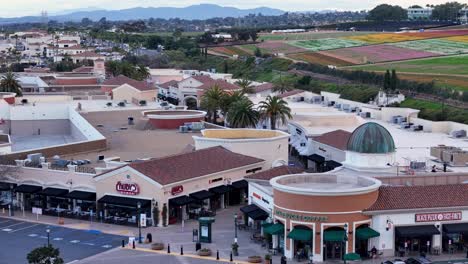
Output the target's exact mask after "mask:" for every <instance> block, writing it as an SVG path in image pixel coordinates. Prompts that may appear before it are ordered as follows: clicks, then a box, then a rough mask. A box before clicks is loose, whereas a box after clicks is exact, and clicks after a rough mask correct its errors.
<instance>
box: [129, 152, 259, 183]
mask: <svg viewBox="0 0 468 264" xmlns="http://www.w3.org/2000/svg"><path fill="white" fill-rule="evenodd" d="M263 161H264V160H262V159H259V158H255V157H250V156H246V155H242V154H237V153H234V152H231V151H229V150H227V149H225V148H223V147H221V146H217V147H212V148H206V149H201V150H196V151H193V152H189V153H182V154H177V155H173V156H168V157H163V158H158V159H152V160H149V161H143V162H135V163H132V164H130V165H128V166H129V167H131V168H133V169H135V170H137V171H138V172H140V173H142V174H144V175H146V176H147V177H149V178H151V179H153V180H154V181H156V182H158V183H159V184H162V185H166V184H171V183H176V182H180V181H183V180H189V179H193V178H197V177H201V176H205V175H209V174H213V173H219V172H223V171H227V170H230V169H235V168H239V167H243V166H247V165H253V164H256V163H259V162H263Z"/></svg>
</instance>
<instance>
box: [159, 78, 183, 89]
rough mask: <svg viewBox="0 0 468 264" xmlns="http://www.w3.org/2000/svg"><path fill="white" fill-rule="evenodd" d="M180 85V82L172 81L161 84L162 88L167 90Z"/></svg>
mask: <svg viewBox="0 0 468 264" xmlns="http://www.w3.org/2000/svg"><path fill="white" fill-rule="evenodd" d="M178 83H179V82H178V81H176V80H171V81H168V82H165V83H162V84H160V85H159V86H160V87H162V88H165V89H169V87H178V86H177V84H178Z"/></svg>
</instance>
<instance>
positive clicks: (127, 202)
mask: <svg viewBox="0 0 468 264" xmlns="http://www.w3.org/2000/svg"><path fill="white" fill-rule="evenodd" d="M98 202H100V203H105V204H113V205H121V206H128V207H135V208H136V207H137V205H138V202H140V204H141V207H142V208H143V207H148V206H150V205H151V201H150V200H144V199H138V198H130V197H121V196H113V195H104V196H103V197H101V198H100V199H99V200H98Z"/></svg>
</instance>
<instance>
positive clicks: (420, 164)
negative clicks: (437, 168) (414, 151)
mask: <svg viewBox="0 0 468 264" xmlns="http://www.w3.org/2000/svg"><path fill="white" fill-rule="evenodd" d="M410 168H411V169H413V170H424V169H425V168H426V162H424V161H411V162H410Z"/></svg>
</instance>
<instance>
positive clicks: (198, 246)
mask: <svg viewBox="0 0 468 264" xmlns="http://www.w3.org/2000/svg"><path fill="white" fill-rule="evenodd" d="M122 247H125V240H123V239H122ZM132 248H133V249H135V240H133V241H132ZM196 249H197V250H199V249H200V245H199V243H197V245H196ZM167 253H168V254H170V253H171V244H169V243H168V244H167ZM180 255H181V256H183V255H184V246H180ZM467 258H468V253H467ZM216 260H220V258H219V250H216ZM229 261H230V262H233V261H234V259H233V257H232V251H231V253H230V254H229ZM270 264H273V260H272V259H270ZM281 264H286V257H284V256H283V257H281Z"/></svg>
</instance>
